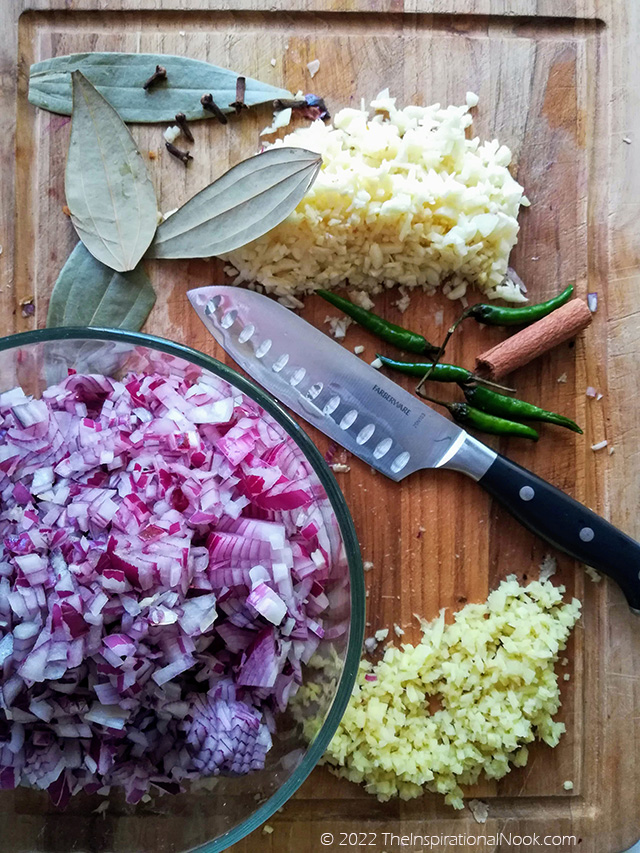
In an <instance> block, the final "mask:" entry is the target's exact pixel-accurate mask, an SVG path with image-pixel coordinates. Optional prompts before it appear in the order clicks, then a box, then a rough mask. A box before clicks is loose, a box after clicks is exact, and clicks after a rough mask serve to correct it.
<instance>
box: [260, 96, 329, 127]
mask: <svg viewBox="0 0 640 853" xmlns="http://www.w3.org/2000/svg"><path fill="white" fill-rule="evenodd" d="M289 107H290V108H291V109H292V110H296V111H297V112H298V113H299V114H300V115H301V116H302V117H303V118H307V119H309V121H315V120H316V119H318V118H321V119H323V120H325V119H328V118H331V115H330V114H329V110H328V109H327V105H326V104H325V102H324V99H323V98H319V97H318V96H317V95H305V96H304V98H294V99H291V98H276V100H275V101H274V102H273V109H274V110H275V112H277V113H279V112H281V111H282V110H286V109H289Z"/></svg>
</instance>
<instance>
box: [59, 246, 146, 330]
mask: <svg viewBox="0 0 640 853" xmlns="http://www.w3.org/2000/svg"><path fill="white" fill-rule="evenodd" d="M155 301H156V295H155V293H154V292H153V287H152V286H151V282H150V281H149V278H148V276H147V274H146V272H145V271H144V268H143V266H142V264H140V265H139V266H138V267H137V268H136V269H135V270H132V271H131V272H125V273H118V272H115V271H114V270H112V269H109V267H107V266H105V265H104V264H101V263H100V261H97V260H96V259H95V258H94V257H93V255H92V254H91V253H90V252H89V251H88V250H87V249H86V247H85V246H84V245H83V244H82V243H78V244H77V246H76V247H75V249H74V250H73V251H72V252H71V254H70V255H69V257H68V258H67V261H66V263H65V265H64V266H63V268H62V270H61V271H60V275H59V276H58V279H57V281H56V283H55V285H54V288H53V292H52V294H51V300H50V301H49V312H48V314H47V327H49V328H50V327H52V326H99V327H103V328H105V327H106V328H110V329H128V330H129V331H133V332H137V331H139V330H140V329H141V328H142V326H143V325H144V321H145V320H146V319H147V317H148V316H149V312H150V311H151V309H152V308H153V305H154V303H155Z"/></svg>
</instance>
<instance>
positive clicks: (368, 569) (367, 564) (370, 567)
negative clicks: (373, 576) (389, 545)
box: [362, 560, 373, 572]
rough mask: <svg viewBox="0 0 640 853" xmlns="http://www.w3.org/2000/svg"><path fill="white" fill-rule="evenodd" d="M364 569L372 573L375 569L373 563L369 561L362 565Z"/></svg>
mask: <svg viewBox="0 0 640 853" xmlns="http://www.w3.org/2000/svg"><path fill="white" fill-rule="evenodd" d="M362 568H363V569H364V571H365V572H370V571H371V569H372V568H373V563H370V562H369V561H368V560H367V561H365V562H364V563H363V564H362Z"/></svg>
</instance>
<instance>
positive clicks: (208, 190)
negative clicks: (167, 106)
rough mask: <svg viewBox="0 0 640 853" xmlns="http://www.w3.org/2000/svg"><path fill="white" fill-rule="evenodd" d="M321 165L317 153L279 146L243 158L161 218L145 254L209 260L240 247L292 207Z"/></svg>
mask: <svg viewBox="0 0 640 853" xmlns="http://www.w3.org/2000/svg"><path fill="white" fill-rule="evenodd" d="M321 165H322V157H321V156H320V155H319V154H316V153H314V152H313V151H307V150H306V149H304V148H287V147H285V146H278V147H277V148H269V149H267V151H264V152H263V153H262V154H256V155H255V156H254V157H249V159H248V160H243V161H242V162H241V163H238V165H237V166H234V167H233V168H232V169H229V171H228V172H225V174H224V175H222V177H220V178H218V180H217V181H214V182H213V183H212V184H209V186H208V187H205V188H204V189H203V190H201V191H200V192H199V193H197V195H195V196H193V198H191V199H189V201H188V202H186V204H184V205H183V206H182V207H181V208H179V209H178V210H177V211H176V212H175V213H173V214H172V215H171V216H170V217H169V218H168V219H166V220H165V221H164V222H163V223H162V224H161V225H160V226H159V227H158V230H157V232H156V236H155V238H154V241H153V243H152V244H151V246H150V248H149V251H148V253H147V255H148V256H149V257H152V258H209V257H212V256H213V255H222V254H224V253H226V252H231V251H232V250H233V249H237V248H238V247H239V246H244V245H245V244H246V243H249V242H251V240H255V239H257V238H258V237H261V236H262V235H263V234H266V233H267V231H271V229H272V228H275V227H276V225H278V224H279V223H280V222H282V220H283V219H286V217H287V216H288V215H289V214H290V213H291V212H292V211H293V210H295V208H296V207H297V206H298V204H299V203H300V201H301V200H302V198H303V197H304V195H305V194H306V192H307V190H308V189H309V187H310V186H311V184H312V183H313V182H314V180H315V178H316V175H317V174H318V171H319V170H320V166H321Z"/></svg>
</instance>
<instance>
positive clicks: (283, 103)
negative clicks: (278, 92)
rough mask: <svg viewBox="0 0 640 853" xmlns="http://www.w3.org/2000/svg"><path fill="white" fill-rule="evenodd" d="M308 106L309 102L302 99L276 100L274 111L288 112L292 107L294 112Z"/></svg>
mask: <svg viewBox="0 0 640 853" xmlns="http://www.w3.org/2000/svg"><path fill="white" fill-rule="evenodd" d="M306 106H307V102H306V101H305V100H303V99H302V98H300V99H298V100H296V99H291V98H276V99H275V101H274V102H273V109H274V110H275V111H276V112H277V113H280V112H282V110H288V109H289V107H291V109H292V110H301V109H302V108H303V107H306Z"/></svg>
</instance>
